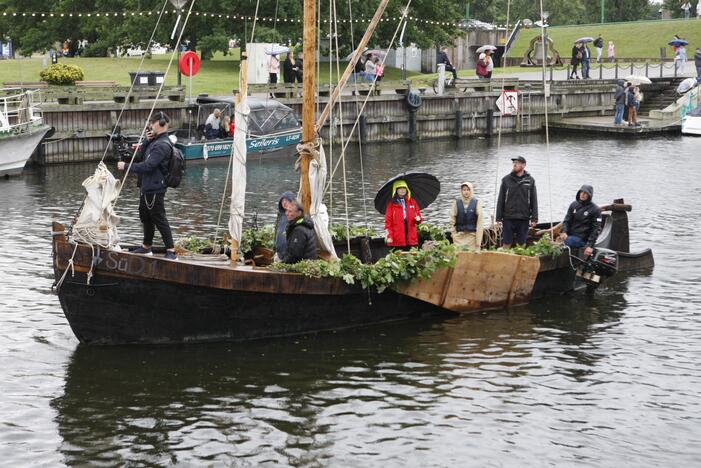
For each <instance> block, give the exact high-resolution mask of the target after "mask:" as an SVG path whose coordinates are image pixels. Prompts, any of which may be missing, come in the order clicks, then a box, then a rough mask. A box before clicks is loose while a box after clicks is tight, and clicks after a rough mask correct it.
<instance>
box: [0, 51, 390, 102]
mask: <svg viewBox="0 0 701 468" xmlns="http://www.w3.org/2000/svg"><path fill="white" fill-rule="evenodd" d="M232 52H233V53H232V55H227V56H224V55H223V54H221V53H218V54H217V55H215V57H214V59H212V60H205V61H203V62H202V68H201V69H200V72H199V73H198V74H197V75H196V76H194V77H193V79H192V94H193V95H197V94H199V93H209V94H212V95H218V94H228V93H231V91H232V89H234V88H236V87H238V75H239V61H238V60H239V53H238V49H235V50H233V51H232ZM169 59H170V55H155V56H153V58H152V59H147V60H144V65H143V68H142V69H143V70H145V71H161V72H165V71H166V69H167V68H168V61H169ZM59 60H60V61H61V62H62V63H68V64H73V65H78V66H80V67H81V68H82V69H83V71H84V72H85V79H86V80H113V81H116V82H117V83H119V84H120V85H125V86H128V85H129V83H130V81H129V72H130V71H136V70H138V68H139V62H140V60H141V58H140V57H123V58H101V57H99V58H87V57H85V58H83V57H78V58H60V59H59ZM42 63H43V58H41V57H39V58H23V59H18V60H3V61H2V62H0V83H2V82H5V81H39V72H40V71H41V70H42ZM345 65H346V64H345V63H342V64H341V73H342V72H343V69H344V68H345ZM176 66H177V63H176V62H175V60H174V61H173V66H172V67H171V70H170V72H168V76H167V77H166V84H167V85H176V84H177V80H178V75H177V68H176ZM334 68H335V66H334ZM400 77H401V70H399V69H397V68H387V69H386V70H385V78H384V79H385V80H398V79H399V78H400ZM319 80H320V82H328V81H329V64H328V63H322V64H321V67H320V73H319ZM188 81H189V78H188V77H185V76H184V77H183V79H182V84H183V86H185V87H186V90H187V86H188Z"/></svg>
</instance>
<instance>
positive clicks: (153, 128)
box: [117, 112, 219, 260]
mask: <svg viewBox="0 0 701 468" xmlns="http://www.w3.org/2000/svg"><path fill="white" fill-rule="evenodd" d="M169 127H170V118H169V117H168V115H167V114H166V113H165V112H158V113H156V114H153V115H152V116H151V119H150V120H149V127H148V128H147V130H146V138H147V139H146V142H145V143H144V144H143V145H141V148H139V151H138V153H137V155H136V159H140V160H141V162H137V163H133V164H132V165H131V171H132V172H133V173H134V174H138V179H137V183H136V185H137V187H139V189H140V190H139V192H140V194H139V219H140V220H141V223H142V224H143V227H144V238H143V243H142V245H141V247H139V248H137V249H136V250H134V251H133V253H139V254H146V255H151V254H152V252H151V247H152V246H153V236H154V234H155V232H156V228H157V229H158V232H160V233H161V237H162V238H163V243H164V244H165V247H166V254H165V257H164V258H166V259H168V260H177V259H178V255H177V254H176V253H175V244H174V243H173V234H172V233H171V231H170V224H168V218H166V209H165V194H166V191H167V190H168V186H167V185H166V182H165V176H166V174H168V165H169V162H170V159H171V158H172V157H173V144H172V143H171V141H170V139H169V138H168V128H169ZM218 130H219V128H218V127H217V131H218ZM125 167H126V163H125V162H124V161H119V162H118V163H117V169H119V170H120V171H123V170H124V169H125Z"/></svg>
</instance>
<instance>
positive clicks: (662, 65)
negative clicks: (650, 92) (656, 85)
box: [660, 60, 664, 78]
mask: <svg viewBox="0 0 701 468" xmlns="http://www.w3.org/2000/svg"><path fill="white" fill-rule="evenodd" d="M663 69H664V62H663V61H662V60H660V78H662V70H663Z"/></svg>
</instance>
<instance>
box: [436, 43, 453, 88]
mask: <svg viewBox="0 0 701 468" xmlns="http://www.w3.org/2000/svg"><path fill="white" fill-rule="evenodd" d="M441 63H444V64H445V71H449V72H452V73H453V79H454V80H457V79H458V71H457V70H456V69H455V67H454V66H453V64H452V63H450V59H449V58H448V48H447V47H441V50H440V52H438V56H437V57H436V64H437V65H440V64H441Z"/></svg>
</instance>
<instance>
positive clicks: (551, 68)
mask: <svg viewBox="0 0 701 468" xmlns="http://www.w3.org/2000/svg"><path fill="white" fill-rule="evenodd" d="M550 81H553V67H550Z"/></svg>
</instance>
